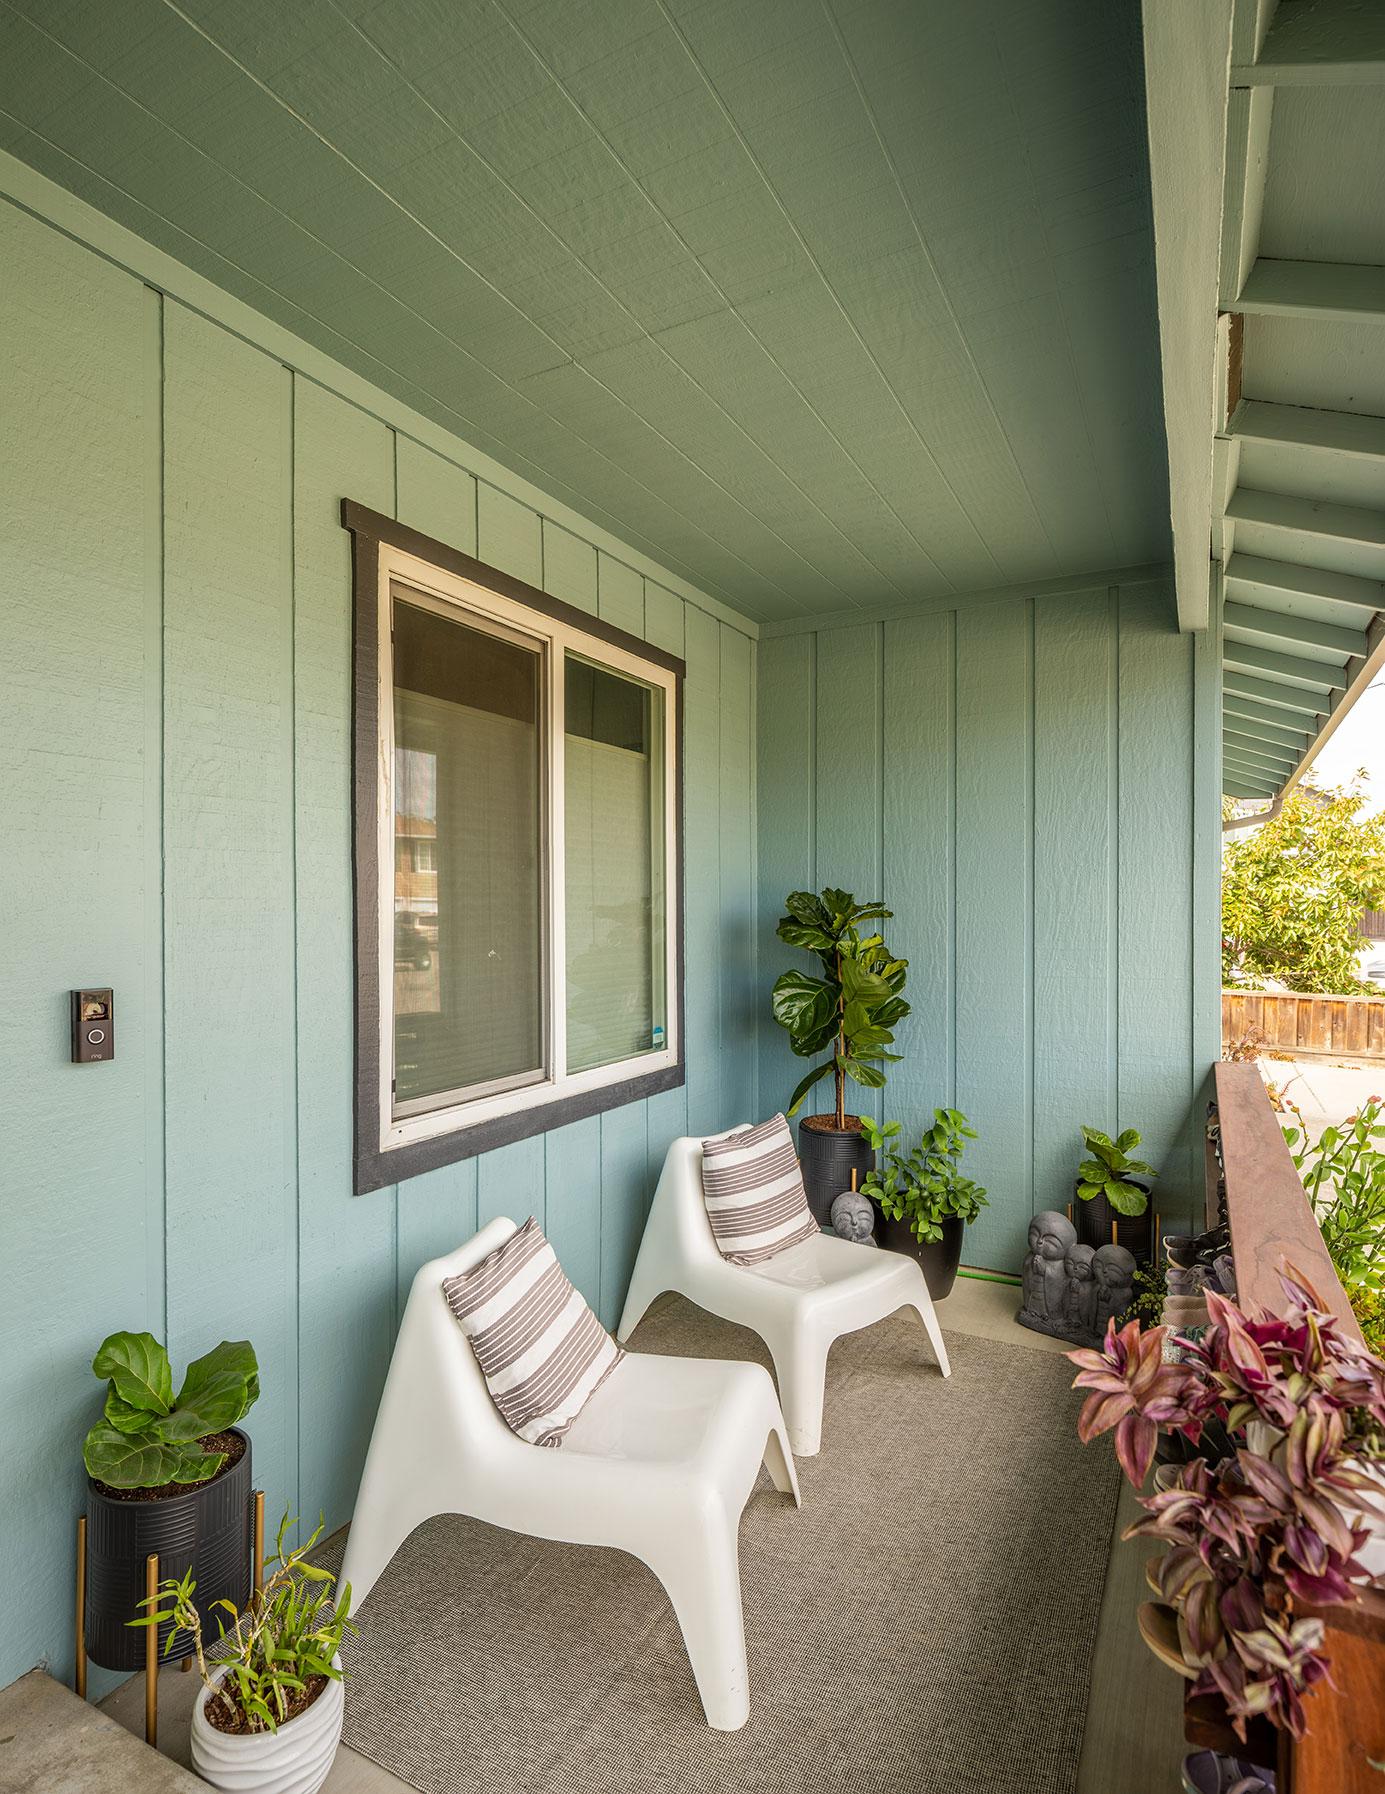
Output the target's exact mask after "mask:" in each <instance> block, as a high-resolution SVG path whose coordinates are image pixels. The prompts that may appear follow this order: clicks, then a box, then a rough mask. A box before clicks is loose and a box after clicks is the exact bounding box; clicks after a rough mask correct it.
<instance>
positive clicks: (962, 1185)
mask: <svg viewBox="0 0 1385 1794" xmlns="http://www.w3.org/2000/svg"><path fill="white" fill-rule="evenodd" d="M899 1131H900V1127H899V1123H898V1122H897V1121H890V1122H886V1123H885V1125H884V1126H883V1127H876V1126H875V1124H874V1123H873V1122H871V1123H866V1122H863V1123H862V1132H863V1133H865V1135H866V1138H867V1140H868V1141H869V1142H870V1144H871V1145H872V1146H874V1147H875V1149H876V1151H879V1150H880V1149H881V1148H882V1147H883V1145H884V1143H885V1141H886V1140H887V1139H891V1138H893V1137H894V1136H896V1135H898V1133H899ZM975 1138H976V1130H975V1129H974V1128H972V1127H970V1126H969V1125H968V1123H967V1118H966V1116H965V1115H963V1113H962V1112H961V1110H960V1109H935V1110H934V1111H933V1125H932V1127H929V1128H925V1129H924V1131H923V1134H922V1137H921V1138H920V1140H919V1143H918V1145H917V1146H916V1147H914V1149H913V1150H912V1152H909V1153H899V1152H886V1153H885V1162H884V1165H883V1166H881V1167H877V1168H876V1169H875V1170H874V1171H869V1172H867V1173H866V1180H865V1182H864V1183H863V1184H862V1185H861V1190H862V1192H863V1194H865V1195H866V1196H869V1197H870V1199H871V1201H872V1202H876V1203H878V1204H879V1205H880V1212H881V1213H882V1214H883V1215H885V1216H887V1217H888V1218H889V1219H890V1220H891V1221H905V1222H907V1223H908V1225H909V1229H910V1231H911V1232H912V1233H913V1236H914V1238H915V1239H916V1240H918V1241H919V1243H920V1244H921V1245H922V1244H925V1243H927V1242H930V1241H936V1240H940V1239H941V1238H942V1237H943V1222H944V1221H947V1220H950V1219H953V1218H954V1217H955V1218H956V1219H957V1220H960V1221H963V1222H971V1221H974V1220H975V1219H976V1217H977V1216H978V1215H979V1214H980V1213H981V1211H982V1209H983V1208H987V1207H989V1202H988V1199H987V1196H986V1192H985V1190H984V1189H983V1188H982V1187H981V1185H980V1184H978V1183H975V1182H973V1180H972V1179H971V1178H969V1177H964V1176H963V1175H962V1170H961V1166H960V1164H959V1162H958V1161H959V1160H960V1159H961V1156H962V1153H963V1151H964V1149H965V1147H966V1143H967V1141H968V1140H974V1139H975Z"/></svg>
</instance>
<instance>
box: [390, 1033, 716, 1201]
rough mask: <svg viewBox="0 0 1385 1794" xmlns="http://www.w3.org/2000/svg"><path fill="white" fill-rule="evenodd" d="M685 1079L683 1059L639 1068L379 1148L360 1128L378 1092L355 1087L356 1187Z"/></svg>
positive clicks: (464, 1155) (490, 1147)
mask: <svg viewBox="0 0 1385 1794" xmlns="http://www.w3.org/2000/svg"><path fill="white" fill-rule="evenodd" d="M683 1081H684V1072H683V1065H682V1063H681V1061H680V1062H679V1063H677V1064H674V1065H666V1066H663V1067H661V1068H660V1069H659V1070H657V1071H647V1072H641V1073H639V1074H638V1075H637V1076H635V1077H631V1078H625V1079H623V1080H622V1081H621V1082H620V1083H619V1084H606V1085H603V1086H599V1087H598V1088H596V1089H593V1090H584V1091H579V1092H575V1093H573V1094H570V1095H567V1096H555V1097H554V1098H552V1100H551V1101H548V1102H543V1103H533V1104H531V1105H530V1106H529V1107H528V1108H524V1109H516V1110H514V1111H512V1112H511V1113H510V1114H507V1115H494V1116H492V1117H491V1118H490V1119H489V1120H487V1121H477V1122H473V1123H472V1124H471V1125H470V1126H469V1127H460V1128H454V1129H453V1130H452V1131H451V1132H449V1133H445V1134H434V1135H433V1136H431V1137H430V1138H428V1139H423V1140H413V1141H410V1142H408V1143H407V1144H405V1145H401V1146H395V1147H392V1148H390V1149H389V1150H388V1151H382V1150H381V1148H380V1145H379V1141H378V1137H377V1134H376V1130H375V1128H374V1127H373V1126H371V1127H363V1126H362V1122H363V1120H364V1118H366V1117H370V1119H371V1121H372V1122H373V1120H374V1116H375V1111H376V1103H377V1101H378V1096H377V1093H376V1092H375V1091H374V1090H373V1089H372V1090H368V1091H358V1092H357V1103H356V1165H355V1190H356V1194H357V1195H358V1196H364V1195H367V1194H368V1193H369V1192H370V1191H371V1190H382V1189H385V1188H386V1187H387V1186H388V1185H390V1184H394V1183H399V1182H401V1181H403V1180H404V1179H405V1178H410V1177H417V1176H419V1174H420V1173H421V1172H424V1171H436V1170H437V1169H438V1168H439V1167H440V1166H443V1165H455V1164H457V1163H458V1162H459V1161H461V1160H462V1159H474V1158H479V1157H480V1155H481V1154H482V1153H485V1152H493V1151H494V1150H495V1149H496V1147H498V1146H511V1145H513V1144H514V1142H515V1141H516V1140H532V1139H533V1138H534V1137H535V1135H538V1134H547V1133H551V1132H552V1130H553V1129H554V1128H560V1127H566V1126H567V1125H568V1123H569V1122H573V1121H585V1120H586V1118H587V1117H588V1116H589V1115H601V1114H604V1113H605V1112H606V1111H607V1110H608V1109H620V1108H624V1107H625V1105H626V1104H627V1103H638V1102H643V1101H645V1099H646V1098H648V1097H651V1096H658V1095H659V1094H660V1092H661V1091H664V1090H676V1089H678V1087H679V1086H680V1085H681V1084H682V1083H683Z"/></svg>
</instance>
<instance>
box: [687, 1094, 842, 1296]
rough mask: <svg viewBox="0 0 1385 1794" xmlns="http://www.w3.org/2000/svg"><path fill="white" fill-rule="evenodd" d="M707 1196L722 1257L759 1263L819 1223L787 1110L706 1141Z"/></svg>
mask: <svg viewBox="0 0 1385 1794" xmlns="http://www.w3.org/2000/svg"><path fill="white" fill-rule="evenodd" d="M702 1199H703V1201H704V1202H705V1203H706V1205H707V1219H708V1220H709V1221H710V1222H711V1224H712V1235H713V1237H714V1239H715V1240H716V1243H717V1246H718V1248H719V1250H720V1252H721V1255H722V1257H723V1258H726V1259H729V1260H730V1261H731V1263H732V1264H733V1265H753V1264H759V1263H760V1262H761V1261H762V1260H764V1259H766V1258H773V1257H774V1256H775V1255H776V1253H779V1252H784V1251H787V1249H788V1248H789V1247H790V1246H797V1245H800V1244H801V1243H802V1242H803V1241H804V1240H810V1239H812V1238H813V1237H814V1235H815V1234H817V1233H818V1232H819V1231H820V1229H819V1227H818V1224H817V1222H816V1221H815V1220H814V1219H813V1217H812V1214H811V1213H810V1212H809V1208H808V1198H807V1195H806V1193H805V1192H804V1189H803V1173H802V1172H801V1171H800V1170H799V1168H798V1154H797V1153H796V1152H795V1151H794V1148H793V1136H792V1134H790V1132H789V1124H788V1122H787V1121H785V1119H784V1117H783V1116H782V1115H776V1116H774V1117H773V1119H772V1120H770V1121H762V1122H761V1123H760V1125H759V1126H758V1127H743V1128H733V1129H732V1131H731V1132H730V1133H729V1134H714V1135H713V1136H712V1138H711V1139H710V1140H704V1141H703V1142H702Z"/></svg>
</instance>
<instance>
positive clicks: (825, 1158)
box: [773, 887, 909, 1226]
mask: <svg viewBox="0 0 1385 1794" xmlns="http://www.w3.org/2000/svg"><path fill="white" fill-rule="evenodd" d="M784 907H785V908H786V909H787V911H788V914H787V915H786V916H783V917H782V918H781V919H780V922H779V927H778V930H777V933H778V935H779V938H780V940H781V941H784V942H786V943H787V944H788V945H789V946H790V947H801V948H803V949H804V951H805V952H808V953H811V954H812V955H813V956H814V957H815V958H816V960H817V963H818V970H817V972H816V973H812V972H800V971H788V972H783V973H781V974H780V976H779V977H778V978H777V979H776V980H775V983H774V993H773V1010H774V1019H775V1021H777V1022H778V1023H779V1025H780V1027H781V1028H784V1029H785V1030H786V1031H787V1033H788V1036H789V1044H790V1045H791V1046H792V1048H793V1050H794V1052H795V1053H796V1054H797V1055H798V1057H799V1058H800V1059H815V1060H817V1061H818V1063H817V1064H816V1065H814V1066H813V1068H812V1070H811V1071H809V1072H807V1073H805V1074H804V1076H803V1077H802V1078H801V1079H800V1080H799V1083H798V1087H797V1089H796V1090H795V1091H794V1093H793V1096H792V1097H791V1098H790V1101H789V1107H788V1114H790V1115H796V1114H797V1113H798V1111H799V1110H800V1109H801V1108H802V1107H803V1103H804V1100H805V1098H806V1097H807V1095H808V1092H809V1091H810V1090H812V1088H813V1087H814V1085H816V1084H817V1083H819V1082H820V1081H821V1080H822V1079H823V1078H826V1077H828V1076H830V1077H831V1078H832V1080H833V1085H834V1093H835V1097H836V1101H835V1103H834V1105H833V1107H832V1109H831V1110H830V1111H829V1112H827V1113H824V1114H819V1115H807V1116H805V1117H804V1118H803V1120H802V1121H800V1122H799V1124H798V1153H799V1159H800V1162H801V1164H802V1167H803V1182H804V1187H805V1189H806V1190H807V1194H808V1206H809V1208H810V1209H811V1210H812V1211H813V1214H814V1216H815V1217H816V1218H817V1220H818V1221H819V1222H820V1223H821V1224H822V1225H823V1226H826V1225H827V1220H828V1211H829V1210H830V1208H831V1206H832V1199H833V1197H834V1196H837V1195H840V1193H841V1192H842V1191H843V1190H845V1189H847V1188H849V1187H850V1185H851V1182H852V1178H851V1173H852V1172H853V1171H855V1173H856V1181H857V1183H858V1184H859V1183H860V1182H862V1181H863V1180H864V1178H865V1176H866V1174H867V1172H868V1171H869V1170H870V1169H871V1167H872V1165H873V1164H874V1162H875V1154H874V1152H873V1151H872V1149H871V1146H870V1144H869V1142H868V1141H867V1139H866V1137H865V1135H864V1134H863V1133H862V1131H861V1117H860V1116H859V1115H854V1114H852V1113H851V1112H850V1111H849V1110H848V1108H847V1106H846V1087H847V1081H848V1079H849V1080H850V1081H851V1082H852V1083H854V1084H858V1085H860V1086H861V1088H862V1089H864V1090H880V1089H882V1088H883V1087H884V1083H885V1072H884V1069H883V1068H884V1067H885V1066H886V1065H888V1064H889V1063H890V1062H891V1061H892V1060H897V1059H898V1058H899V1057H900V1055H899V1054H898V1053H892V1052H890V1051H889V1050H888V1049H889V1048H890V1047H891V1046H892V1045H893V1044H894V1033H893V1029H894V1025H895V1023H896V1022H898V1021H899V1020H900V1019H901V1018H902V1017H903V1016H906V1015H907V1014H908V1013H909V1005H908V1004H907V1003H906V1002H905V1000H904V998H903V995H902V994H901V993H902V992H903V989H904V980H905V975H906V971H907V967H908V963H909V962H908V961H907V960H905V959H896V958H895V956H894V955H893V953H891V951H890V949H889V948H888V947H887V946H886V945H885V942H884V940H883V939H882V937H881V936H880V935H879V934H877V933H874V932H873V931H869V929H868V924H870V923H872V922H887V921H889V920H890V918H891V916H892V915H893V913H894V912H893V911H892V910H888V909H886V908H885V906H884V904H883V903H878V902H877V903H857V901H856V899H855V897H854V896H853V895H852V894H851V892H850V891H839V890H836V889H833V888H831V887H829V888H828V889H827V890H825V891H823V893H822V895H821V896H815V895H814V894H813V893H812V892H811V891H791V892H790V893H789V896H788V898H787V900H786V902H785V905H784Z"/></svg>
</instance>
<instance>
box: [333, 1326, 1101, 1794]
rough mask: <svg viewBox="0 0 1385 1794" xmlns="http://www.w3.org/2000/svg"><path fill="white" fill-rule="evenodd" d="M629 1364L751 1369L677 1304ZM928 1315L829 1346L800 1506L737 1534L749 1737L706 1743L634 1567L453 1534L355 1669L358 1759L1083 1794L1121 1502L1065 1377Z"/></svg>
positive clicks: (640, 1572) (419, 1774)
mask: <svg viewBox="0 0 1385 1794" xmlns="http://www.w3.org/2000/svg"><path fill="white" fill-rule="evenodd" d="M633 1343H634V1346H635V1349H637V1350H640V1351H646V1352H650V1351H653V1352H673V1353H678V1354H682V1355H684V1356H689V1357H693V1356H703V1357H752V1356H754V1357H758V1358H760V1359H761V1360H762V1361H765V1359H764V1354H763V1349H762V1348H761V1347H760V1345H759V1341H758V1340H756V1339H755V1337H754V1336H753V1335H752V1334H749V1333H747V1332H744V1331H743V1330H742V1329H740V1328H738V1327H732V1326H728V1325H727V1324H726V1323H725V1322H723V1321H719V1320H715V1319H713V1318H712V1317H711V1316H710V1315H706V1314H704V1313H703V1312H702V1311H701V1310H700V1309H696V1308H694V1307H692V1306H691V1305H690V1304H688V1303H686V1302H684V1301H682V1299H681V1298H677V1299H674V1300H672V1301H671V1302H669V1303H668V1304H667V1305H666V1306H664V1307H663V1308H662V1309H661V1310H659V1311H658V1312H656V1313H655V1314H654V1315H653V1316H651V1317H650V1318H649V1319H648V1320H646V1321H645V1323H644V1324H643V1326H642V1327H641V1328H640V1330H639V1332H638V1334H637V1335H636V1337H635V1340H634V1342H633ZM947 1343H948V1350H949V1352H950V1354H951V1356H952V1364H953V1374H952V1376H951V1378H950V1379H948V1380H947V1381H944V1380H943V1379H941V1378H940V1377H939V1376H938V1374H937V1370H936V1368H935V1366H934V1364H933V1361H932V1359H931V1357H930V1356H929V1355H928V1347H927V1344H926V1341H925V1339H924V1336H923V1331H922V1328H921V1327H920V1326H919V1325H918V1322H917V1320H914V1319H912V1318H909V1319H906V1318H905V1317H903V1316H896V1317H894V1318H893V1319H891V1320H889V1321H886V1322H884V1323H883V1324H881V1325H880V1326H877V1327H873V1328H870V1329H868V1330H867V1331H866V1332H864V1333H857V1334H854V1335H851V1336H849V1337H847V1338H846V1339H842V1340H840V1341H838V1343H837V1345H836V1346H835V1347H834V1348H833V1351H832V1357H831V1364H830V1368H829V1373H828V1395H827V1412H826V1420H825V1426H824V1430H823V1446H822V1451H821V1453H820V1455H819V1456H818V1457H816V1458H811V1459H806V1460H804V1461H803V1462H802V1463H801V1464H800V1466H799V1475H800V1479H801V1483H802V1489H803V1507H802V1509H801V1510H796V1509H795V1508H794V1506H793V1504H792V1502H791V1501H789V1500H788V1499H787V1498H786V1497H783V1496H780V1495H778V1494H777V1493H776V1492H775V1491H774V1489H773V1488H772V1487H771V1485H770V1483H769V1480H768V1478H767V1477H766V1476H765V1475H764V1474H763V1472H762V1474H761V1483H760V1487H759V1488H758V1489H757V1491H756V1492H755V1493H754V1494H753V1495H752V1496H751V1499H750V1502H749V1504H748V1505H747V1507H746V1511H745V1518H744V1520H743V1522H742V1526H741V1582H742V1588H743V1591H744V1603H745V1628H746V1645H747V1650H748V1654H749V1662H750V1720H749V1722H748V1724H747V1725H746V1726H745V1727H744V1729H743V1730H741V1731H739V1732H734V1733H730V1734H726V1733H720V1732H713V1731H709V1730H708V1729H707V1727H706V1725H705V1724H704V1722H703V1717H702V1708H701V1704H700V1702H699V1701H698V1697H697V1690H696V1687H695V1686H694V1683H693V1678H692V1671H691V1669H690V1668H689V1666H688V1660H687V1657H686V1655H685V1653H684V1650H683V1645H682V1640H681V1637H680V1634H679V1631H678V1627H677V1625H676V1623H675V1621H674V1618H673V1611H672V1609H671V1607H670V1606H669V1603H668V1600H667V1597H666V1596H665V1595H664V1593H663V1590H662V1589H661V1588H660V1586H659V1584H658V1582H656V1580H655V1579H654V1577H653V1575H652V1574H651V1573H650V1572H649V1571H648V1570H646V1569H645V1568H644V1567H643V1565H641V1564H639V1563H637V1562H636V1561H635V1560H634V1559H633V1558H631V1557H628V1556H626V1555H625V1554H624V1553H623V1552H618V1551H609V1550H603V1549H601V1548H598V1547H583V1546H571V1545H555V1544H549V1543H544V1542H541V1541H538V1540H533V1539H528V1538H524V1537H522V1536H519V1535H517V1534H514V1533H507V1532H503V1531H500V1530H498V1529H497V1528H495V1527H491V1526H486V1525H482V1524H481V1523H479V1522H477V1521H472V1520H466V1519H458V1518H443V1519H436V1520H432V1521H430V1522H428V1524H427V1525H425V1526H423V1527H420V1528H419V1530H418V1531H417V1532H416V1533H414V1535H413V1536H412V1538H410V1539H409V1540H408V1541H407V1542H406V1544H405V1545H404V1546H403V1548H402V1549H401V1550H400V1552H399V1553H398V1555H397V1556H396V1558H395V1559H394V1562H393V1563H392V1564H391V1565H390V1567H389V1569H388V1570H387V1571H386V1572H385V1574H384V1575H383V1576H382V1577H381V1579H380V1581H379V1582H378V1583H377V1584H376V1586H375V1588H374V1589H373V1590H372V1592H371V1595H370V1597H369V1599H368V1600H367V1601H366V1602H365V1603H364V1605H363V1607H362V1609H361V1613H360V1616H359V1617H360V1622H361V1631H360V1634H359V1636H358V1637H357V1638H356V1639H354V1640H353V1641H351V1643H350V1646H349V1648H348V1649H345V1650H344V1651H343V1656H344V1658H345V1660H346V1666H347V1670H348V1675H349V1680H348V1682H347V1688H346V1730H345V1739H346V1742H347V1743H348V1744H349V1745H351V1747H352V1748H353V1749H355V1750H358V1751H360V1752H362V1753H363V1754H364V1755H365V1756H367V1757H370V1758H372V1759H373V1760H374V1761H375V1762H377V1763H379V1764H382V1765H383V1766H384V1767H385V1768H387V1769H389V1770H391V1771H393V1773H394V1774H395V1775H397V1776H399V1777H401V1778H402V1779H403V1780H404V1781H407V1782H410V1783H411V1784H412V1785H413V1786H414V1787H415V1788H418V1789H420V1790H422V1791H423V1794H642V1791H643V1790H646V1789H647V1790H651V1791H652V1790H659V1794H693V1791H694V1790H695V1791H697V1794H818V1791H819V1790H822V1791H823V1794H827V1791H828V1790H831V1794H843V1791H846V1794H915V1791H917V1794H1071V1790H1072V1789H1073V1788H1074V1787H1075V1785H1076V1779H1077V1765H1078V1757H1079V1754H1080V1752H1081V1748H1082V1728H1083V1720H1084V1714H1085V1708H1086V1699H1087V1687H1088V1679H1089V1673H1090V1668H1091V1658H1092V1647H1093V1641H1094V1638H1095V1634H1096V1626H1097V1615H1098V1611H1099V1608H1100V1604H1101V1593H1102V1583H1103V1579H1104V1576H1105V1570H1106V1558H1107V1550H1108V1543H1109V1539H1110V1531H1111V1525H1112V1520H1113V1515H1114V1505H1115V1499H1116V1491H1117V1476H1118V1473H1117V1470H1116V1465H1115V1460H1114V1456H1113V1454H1112V1452H1111V1451H1110V1450H1109V1449H1107V1448H1105V1447H1102V1448H1099V1449H1098V1448H1093V1449H1092V1450H1090V1451H1084V1450H1083V1449H1082V1447H1081V1446H1080V1445H1079V1444H1078V1442H1077V1439H1076V1436H1075V1433H1074V1420H1075V1417H1076V1413H1077V1405H1078V1398H1077V1397H1076V1396H1074V1395H1073V1394H1072V1393H1071V1391H1070V1390H1069V1388H1068V1384H1069V1382H1070V1380H1071V1377H1072V1374H1073V1373H1072V1370H1071V1367H1070V1366H1069V1365H1068V1364H1067V1362H1066V1361H1065V1360H1064V1359H1062V1358H1060V1357H1057V1356H1056V1355H1050V1354H1048V1353H1043V1352H1037V1351H1028V1350H1026V1349H1025V1348H1023V1347H1016V1346H1010V1345H1000V1344H997V1343H995V1342H993V1341H991V1340H986V1339H978V1338H974V1337H971V1336H968V1335H962V1334H956V1333H954V1334H951V1335H949V1337H948V1342H947Z"/></svg>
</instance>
